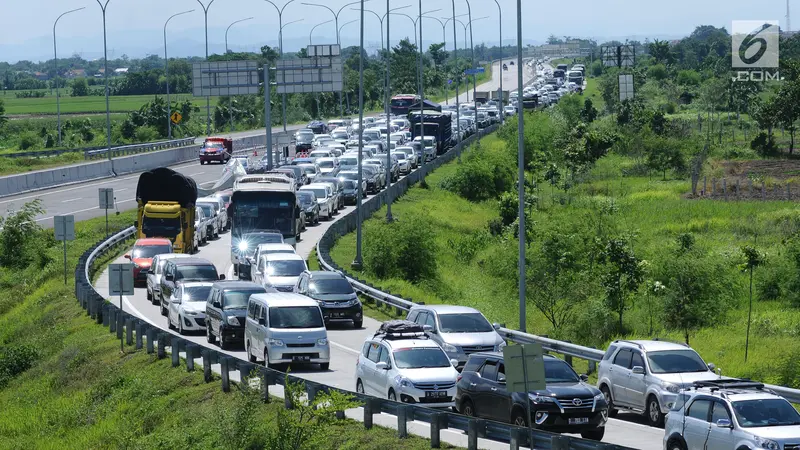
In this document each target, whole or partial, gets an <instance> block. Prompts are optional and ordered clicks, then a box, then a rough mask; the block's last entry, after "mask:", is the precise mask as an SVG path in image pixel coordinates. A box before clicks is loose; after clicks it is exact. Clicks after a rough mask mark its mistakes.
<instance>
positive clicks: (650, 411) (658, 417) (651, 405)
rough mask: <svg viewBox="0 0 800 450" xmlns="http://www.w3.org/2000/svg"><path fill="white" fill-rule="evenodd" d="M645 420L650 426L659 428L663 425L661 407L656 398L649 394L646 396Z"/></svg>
mask: <svg viewBox="0 0 800 450" xmlns="http://www.w3.org/2000/svg"><path fill="white" fill-rule="evenodd" d="M645 414H647V421H648V422H649V423H650V426H651V427H656V428H661V427H663V426H664V414H662V413H661V407H660V406H659V404H658V399H657V398H656V397H655V396H654V395H651V396H650V397H648V398H647V410H646V411H645Z"/></svg>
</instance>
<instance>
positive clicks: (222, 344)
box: [219, 332, 231, 350]
mask: <svg viewBox="0 0 800 450" xmlns="http://www.w3.org/2000/svg"><path fill="white" fill-rule="evenodd" d="M230 347H231V345H230V344H229V343H227V342H225V339H224V338H223V337H222V332H220V334H219V348H220V349H222V350H228V349H230Z"/></svg>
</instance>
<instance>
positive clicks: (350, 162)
mask: <svg viewBox="0 0 800 450" xmlns="http://www.w3.org/2000/svg"><path fill="white" fill-rule="evenodd" d="M339 164H341V165H343V166H356V165H358V158H342V159H340V160H339Z"/></svg>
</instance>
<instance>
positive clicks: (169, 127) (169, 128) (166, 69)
mask: <svg viewBox="0 0 800 450" xmlns="http://www.w3.org/2000/svg"><path fill="white" fill-rule="evenodd" d="M190 12H194V10H193V9H191V10H189V11H184V12H179V13H177V14H173V15H172V16H170V18H169V19H167V21H166V22H164V75H165V76H166V78H167V137H168V138H169V139H172V102H171V100H170V98H169V56H167V25H169V21H170V20H172V19H173V18H175V17H178V16H181V15H183V14H189V13H190Z"/></svg>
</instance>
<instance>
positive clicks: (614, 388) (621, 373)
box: [608, 348, 633, 405]
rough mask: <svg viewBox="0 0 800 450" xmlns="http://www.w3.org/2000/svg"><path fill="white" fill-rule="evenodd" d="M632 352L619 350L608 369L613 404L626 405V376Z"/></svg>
mask: <svg viewBox="0 0 800 450" xmlns="http://www.w3.org/2000/svg"><path fill="white" fill-rule="evenodd" d="M632 355H633V354H632V352H631V350H630V349H628V348H623V349H621V350H620V351H619V352H618V353H617V355H616V356H615V357H614V362H613V364H612V365H611V366H610V367H609V368H608V371H609V378H611V396H612V399H613V400H614V403H616V404H618V405H628V404H629V399H628V375H629V374H630V371H631V370H630V367H631V357H632Z"/></svg>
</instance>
